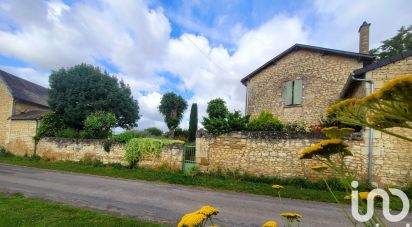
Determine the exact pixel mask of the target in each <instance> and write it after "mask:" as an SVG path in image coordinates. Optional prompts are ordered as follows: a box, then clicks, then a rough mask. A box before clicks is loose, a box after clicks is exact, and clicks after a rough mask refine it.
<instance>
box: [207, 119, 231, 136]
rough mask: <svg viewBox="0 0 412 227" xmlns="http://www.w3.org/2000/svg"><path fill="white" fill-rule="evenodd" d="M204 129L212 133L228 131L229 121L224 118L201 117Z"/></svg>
mask: <svg viewBox="0 0 412 227" xmlns="http://www.w3.org/2000/svg"><path fill="white" fill-rule="evenodd" d="M202 124H203V126H204V127H205V129H206V130H207V131H208V132H209V133H212V134H213V135H221V134H224V133H228V132H230V127H229V123H228V122H227V119H226V118H206V117H204V118H203V122H202Z"/></svg>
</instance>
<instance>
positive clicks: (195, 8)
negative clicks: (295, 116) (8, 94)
mask: <svg viewBox="0 0 412 227" xmlns="http://www.w3.org/2000/svg"><path fill="white" fill-rule="evenodd" d="M410 12H412V2H411V1H410V0H391V1H385V0H383V1H381V0H376V1H369V0H357V1H347V0H334V1H330V0H314V1H305V0H303V1H300V0H293V1H280V0H277V1H275V0H274V1H267V0H256V1H246V0H226V1H225V0H222V1H204V0H191V1H190V0H186V1H183V0H182V1H171V0H170V1H169V0H164V1H162V0H153V1H150V0H148V1H138V0H116V1H113V0H88V1H86V0H49V1H41V0H38V1H33V0H0V69H2V70H4V71H7V72H9V73H12V74H14V75H16V76H19V77H22V78H24V79H27V80H29V81H32V82H34V83H38V84H40V85H42V86H45V87H48V86H49V85H48V77H49V75H50V73H51V71H52V70H58V69H60V68H62V67H71V66H74V65H76V64H80V63H88V64H93V65H95V66H99V67H100V68H101V69H103V70H106V71H108V72H109V73H110V74H112V75H115V76H117V77H118V78H121V79H123V80H124V81H125V82H126V83H127V84H129V86H130V88H131V90H132V94H133V96H134V97H135V99H136V100H138V103H139V107H140V115H141V118H140V120H139V121H138V125H139V126H138V128H139V129H145V128H147V127H159V128H161V129H163V130H166V125H165V123H164V121H163V118H162V116H161V114H160V113H159V111H158V106H159V103H160V100H161V97H162V95H163V94H164V93H166V92H169V91H172V92H175V93H177V94H179V95H181V96H182V97H184V98H185V99H186V100H187V102H188V104H189V107H188V109H187V111H186V112H185V115H184V119H183V121H182V123H181V125H180V127H182V128H187V127H188V118H189V111H190V105H191V104H192V103H197V104H198V106H199V119H202V117H203V116H205V110H206V107H207V102H208V101H210V100H211V99H214V98H223V99H224V100H225V101H226V103H227V105H228V107H229V109H230V110H241V111H244V109H245V87H244V86H243V85H242V84H241V83H240V80H241V79H242V78H243V77H245V76H246V75H247V74H249V73H250V72H252V71H253V70H254V69H256V68H257V67H259V66H261V65H262V64H264V63H265V62H267V61H268V60H270V59H271V58H273V57H274V56H276V55H277V54H279V53H280V52H282V51H284V50H285V49H287V48H288V47H290V46H292V45H293V44H295V43H302V44H308V45H315V46H321V47H326V48H334V49H339V50H346V51H353V52H357V51H358V42H359V35H358V29H359V26H360V25H361V24H362V23H363V21H367V22H369V23H371V27H370V47H371V48H374V47H378V46H379V45H380V42H381V41H383V40H385V39H388V38H390V37H393V36H394V35H395V34H396V33H397V30H398V29H399V28H400V27H401V26H406V25H409V24H412V13H410Z"/></svg>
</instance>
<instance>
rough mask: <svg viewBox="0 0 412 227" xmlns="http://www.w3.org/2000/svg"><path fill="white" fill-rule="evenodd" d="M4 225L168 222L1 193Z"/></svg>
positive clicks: (92, 226) (0, 223)
mask: <svg viewBox="0 0 412 227" xmlns="http://www.w3.org/2000/svg"><path fill="white" fill-rule="evenodd" d="M0 211H1V212H0V226H90V227H101V226H105V227H110V226H113V227H117V226H130V227H132V226H147V227H161V226H164V225H161V224H157V223H153V222H147V221H140V220H133V219H127V218H124V217H116V216H112V215H107V214H102V213H98V212H95V211H90V210H87V209H80V208H76V207H72V206H69V205H64V204H60V203H55V202H50V201H45V200H40V199H29V198H24V197H23V196H22V195H19V194H13V195H7V194H3V193H0Z"/></svg>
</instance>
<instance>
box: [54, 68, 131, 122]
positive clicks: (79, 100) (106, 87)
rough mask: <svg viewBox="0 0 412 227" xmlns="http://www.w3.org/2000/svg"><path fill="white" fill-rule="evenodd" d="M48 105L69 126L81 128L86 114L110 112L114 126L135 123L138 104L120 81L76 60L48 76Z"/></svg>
mask: <svg viewBox="0 0 412 227" xmlns="http://www.w3.org/2000/svg"><path fill="white" fill-rule="evenodd" d="M49 82H50V90H49V105H50V108H51V109H52V111H54V112H56V114H57V115H59V116H61V117H62V118H63V119H64V123H65V124H66V125H67V127H69V128H74V129H78V130H81V129H83V128H84V121H85V119H86V117H87V116H89V115H90V114H92V113H94V112H96V111H105V112H111V113H113V114H114V115H115V117H116V126H119V127H122V128H132V127H136V126H137V123H136V122H137V120H138V119H139V106H138V103H137V101H136V100H134V99H133V96H132V94H131V91H130V88H129V87H128V86H127V85H125V84H124V82H123V81H120V82H119V81H118V80H117V78H116V77H114V76H110V75H109V74H108V73H107V72H101V71H100V69H99V68H97V67H94V66H92V65H87V64H80V65H76V66H74V67H70V68H68V69H64V68H61V69H60V70H58V71H53V72H52V74H51V75H50V78H49Z"/></svg>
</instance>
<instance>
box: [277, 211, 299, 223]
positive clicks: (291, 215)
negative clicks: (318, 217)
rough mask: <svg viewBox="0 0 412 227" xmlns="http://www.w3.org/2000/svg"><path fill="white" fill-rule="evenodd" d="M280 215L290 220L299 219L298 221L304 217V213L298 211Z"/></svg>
mask: <svg viewBox="0 0 412 227" xmlns="http://www.w3.org/2000/svg"><path fill="white" fill-rule="evenodd" d="M280 216H282V217H285V218H287V219H289V220H298V221H299V220H300V219H302V218H303V217H302V215H300V214H298V213H290V212H287V213H281V214H280Z"/></svg>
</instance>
